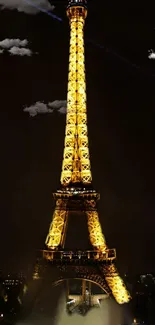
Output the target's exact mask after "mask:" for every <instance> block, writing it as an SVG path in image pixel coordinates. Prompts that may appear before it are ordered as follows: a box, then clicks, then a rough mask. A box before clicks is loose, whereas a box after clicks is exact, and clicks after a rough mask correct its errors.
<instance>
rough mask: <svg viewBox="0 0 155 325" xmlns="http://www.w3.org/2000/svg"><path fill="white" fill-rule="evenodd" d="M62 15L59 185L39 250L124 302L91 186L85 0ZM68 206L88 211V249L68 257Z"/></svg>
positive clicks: (63, 268)
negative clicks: (66, 38) (66, 31)
mask: <svg viewBox="0 0 155 325" xmlns="http://www.w3.org/2000/svg"><path fill="white" fill-rule="evenodd" d="M67 16H68V18H69V22H70V54H69V75H68V95H67V117H66V131H65V143H64V155H63V163H62V172H61V189H60V190H58V191H57V192H56V193H55V194H54V198H55V200H56V207H55V211H54V214H53V219H52V222H51V225H50V228H49V233H48V235H47V238H46V246H47V248H48V250H47V251H44V252H43V256H44V258H46V259H47V260H48V261H50V262H51V263H55V261H56V264H57V265H58V266H59V270H61V272H63V275H62V273H61V276H60V279H58V281H61V280H62V278H65V277H67V276H68V277H74V278H85V279H87V280H90V281H92V282H95V283H97V284H98V285H99V286H101V287H102V289H103V290H104V291H105V292H107V293H108V294H110V293H112V294H113V296H114V297H115V299H116V301H117V302H118V303H119V304H122V303H126V302H128V301H129V299H130V297H129V294H128V292H127V290H126V288H125V285H124V283H123V280H122V279H121V278H120V276H119V274H118V272H117V269H116V267H115V264H114V260H115V257H116V254H115V253H113V254H112V255H111V256H110V255H109V254H110V251H111V250H109V249H108V247H107V245H106V241H105V237H104V235H103V233H102V228H101V225H100V222H99V216H98V212H97V200H98V199H99V194H98V193H97V192H96V191H95V190H94V189H93V187H92V174H91V167H90V157H89V146H88V130H87V107H86V81H85V56H84V24H85V19H86V16H87V1H86V0H70V1H69V4H68V7H67ZM70 210H72V211H74V210H75V211H77V210H79V211H83V212H84V213H85V215H86V217H87V221H88V230H89V237H90V242H91V245H92V247H93V253H91V252H90V254H86V251H83V252H82V255H80V256H85V258H82V257H80V258H79V255H78V254H79V253H77V252H72V251H70V253H68V254H69V255H68V256H67V257H66V254H67V253H64V246H65V237H66V230H67V224H68V216H69V211H70ZM113 252H115V250H113ZM55 254H57V255H55ZM80 254H81V253H80ZM85 254H86V255H85ZM56 256H57V257H56ZM77 256H78V257H77ZM64 261H65V263H64Z"/></svg>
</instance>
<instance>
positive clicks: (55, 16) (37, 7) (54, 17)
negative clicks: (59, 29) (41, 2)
mask: <svg viewBox="0 0 155 325" xmlns="http://www.w3.org/2000/svg"><path fill="white" fill-rule="evenodd" d="M23 1H24V2H26V3H27V4H28V5H30V6H32V7H34V8H36V9H38V10H39V11H41V12H44V13H45V14H47V15H49V16H51V17H52V18H53V19H55V20H58V21H60V22H62V19H61V18H60V17H58V16H57V15H55V14H52V13H51V12H50V11H48V10H46V9H44V8H41V7H40V6H37V5H36V4H34V3H33V2H32V1H30V0H23Z"/></svg>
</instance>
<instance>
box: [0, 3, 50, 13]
mask: <svg viewBox="0 0 155 325" xmlns="http://www.w3.org/2000/svg"><path fill="white" fill-rule="evenodd" d="M0 6H1V9H5V8H8V9H11V10H13V9H17V10H18V11H19V12H25V13H27V14H32V15H35V14H37V13H39V12H40V10H39V7H41V8H42V9H45V10H47V11H50V10H53V9H54V6H52V5H51V4H50V3H49V1H48V0H0ZM37 7H38V8H37Z"/></svg>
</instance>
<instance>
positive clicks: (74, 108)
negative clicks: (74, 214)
mask: <svg viewBox="0 0 155 325" xmlns="http://www.w3.org/2000/svg"><path fill="white" fill-rule="evenodd" d="M67 16H68V18H69V22H70V52H69V74H68V94H67V118H66V133H65V145H64V156H63V163H62V173H61V184H62V185H63V186H67V185H71V184H72V185H73V184H78V183H82V184H85V185H86V184H91V182H92V175H91V170H90V159H89V148H88V131H87V107H86V80H85V56H84V35H83V28H84V24H85V18H86V16H87V1H86V0H78V1H77V0H70V1H69V4H68V7H67Z"/></svg>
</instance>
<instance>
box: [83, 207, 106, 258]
mask: <svg viewBox="0 0 155 325" xmlns="http://www.w3.org/2000/svg"><path fill="white" fill-rule="evenodd" d="M86 215H87V219H88V230H89V238H90V242H91V244H92V246H93V247H94V249H97V250H99V251H100V252H102V253H103V252H105V250H106V248H107V246H106V242H105V238H104V235H103V233H102V228H101V225H100V222H99V217H98V213H97V211H96V210H95V211H94V210H90V211H86Z"/></svg>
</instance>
